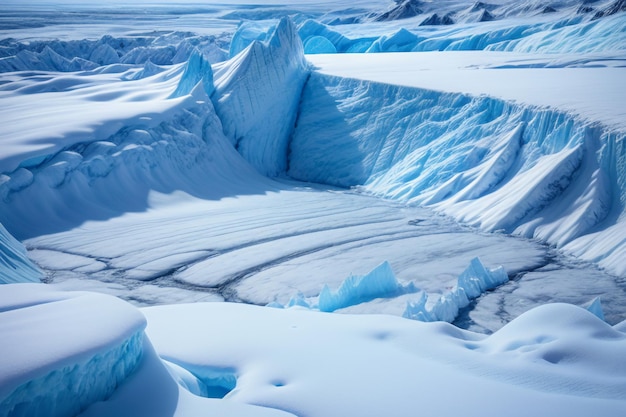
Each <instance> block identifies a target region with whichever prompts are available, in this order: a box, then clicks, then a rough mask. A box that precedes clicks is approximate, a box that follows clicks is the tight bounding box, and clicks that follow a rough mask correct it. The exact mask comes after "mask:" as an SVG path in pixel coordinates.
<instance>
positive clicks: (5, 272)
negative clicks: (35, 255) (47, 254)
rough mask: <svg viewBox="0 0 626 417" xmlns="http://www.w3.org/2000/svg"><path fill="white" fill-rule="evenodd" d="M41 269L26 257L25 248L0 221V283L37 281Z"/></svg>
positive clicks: (40, 274)
mask: <svg viewBox="0 0 626 417" xmlns="http://www.w3.org/2000/svg"><path fill="white" fill-rule="evenodd" d="M41 278H43V273H42V272H41V270H40V269H39V268H38V267H37V266H36V265H35V264H34V263H33V262H32V261H31V260H30V259H28V254H27V252H26V248H24V246H23V245H22V244H21V243H20V242H18V241H17V240H16V239H15V238H14V237H13V236H11V234H9V232H7V230H6V229H5V228H4V226H3V225H2V224H1V223H0V284H13V283H17V282H39V281H40V280H41Z"/></svg>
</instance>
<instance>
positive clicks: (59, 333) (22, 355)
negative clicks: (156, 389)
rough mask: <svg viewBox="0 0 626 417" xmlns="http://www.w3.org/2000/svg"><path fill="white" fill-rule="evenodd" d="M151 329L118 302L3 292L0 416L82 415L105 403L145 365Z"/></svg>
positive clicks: (21, 288)
mask: <svg viewBox="0 0 626 417" xmlns="http://www.w3.org/2000/svg"><path fill="white" fill-rule="evenodd" d="M145 324H146V323H145V319H144V317H143V315H142V314H141V313H140V312H138V311H137V310H136V309H134V308H133V307H131V306H130V305H128V304H126V303H124V302H122V301H121V300H119V299H117V298H114V297H109V296H104V295H101V294H95V293H71V292H60V291H55V290H53V289H52V288H50V287H48V286H44V285H43V284H10V285H3V286H2V289H1V290H0V334H2V340H3V342H2V345H1V346H0V415H2V416H30V415H47V416H67V415H76V414H77V413H78V412H80V411H82V410H84V409H85V408H86V407H88V406H89V405H90V404H92V403H94V402H96V401H101V400H104V399H106V398H107V397H108V396H110V395H111V394H112V393H113V391H114V390H115V389H116V388H117V386H118V385H119V384H120V383H122V381H124V379H125V378H127V377H128V375H130V374H131V373H132V372H133V371H134V370H135V367H136V366H137V364H138V363H139V361H140V359H141V355H142V352H143V329H144V327H145Z"/></svg>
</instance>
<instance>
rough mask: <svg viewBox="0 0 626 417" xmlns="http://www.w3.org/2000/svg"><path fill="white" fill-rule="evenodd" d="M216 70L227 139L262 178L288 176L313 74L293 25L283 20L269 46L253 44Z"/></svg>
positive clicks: (216, 97)
mask: <svg viewBox="0 0 626 417" xmlns="http://www.w3.org/2000/svg"><path fill="white" fill-rule="evenodd" d="M236 37H237V36H235V38H236ZM214 70H215V93H214V94H213V96H212V100H213V103H214V105H215V111H216V112H217V115H218V116H219V118H220V120H221V122H222V125H223V126H224V133H225V134H226V136H227V137H228V138H229V139H230V141H231V143H232V144H233V145H234V146H235V147H236V148H237V150H238V151H239V153H240V154H241V155H242V156H243V157H244V158H245V159H246V160H247V161H248V162H250V163H251V164H252V166H254V167H255V168H256V169H257V170H258V171H259V172H260V173H262V174H266V175H270V176H276V175H278V174H280V173H283V172H284V171H285V170H286V167H287V149H288V143H289V137H290V134H291V131H292V130H293V126H294V123H295V119H296V115H297V111H298V103H299V99H300V94H301V92H302V86H303V85H304V82H305V80H306V77H307V75H308V68H307V64H306V61H305V59H304V52H303V48H302V42H301V41H300V38H299V37H298V33H297V30H296V27H295V25H294V23H293V22H292V21H291V19H288V18H283V19H281V20H280V22H279V23H278V25H277V26H276V28H275V29H274V31H273V32H272V34H271V35H270V36H268V40H267V41H266V42H259V41H256V40H255V41H253V42H252V43H250V45H248V46H247V47H246V48H245V49H244V50H243V51H241V52H240V53H239V54H238V55H237V56H235V57H233V58H231V59H230V60H229V61H227V62H225V63H222V64H218V65H216V67H215V69H214Z"/></svg>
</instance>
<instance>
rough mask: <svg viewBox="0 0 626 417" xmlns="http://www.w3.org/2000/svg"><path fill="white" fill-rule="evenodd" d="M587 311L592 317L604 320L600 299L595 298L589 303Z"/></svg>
mask: <svg viewBox="0 0 626 417" xmlns="http://www.w3.org/2000/svg"><path fill="white" fill-rule="evenodd" d="M587 310H588V311H590V312H591V313H593V315H594V316H596V317H597V318H599V319H600V320H604V311H602V303H601V302H600V297H596V298H594V299H593V301H591V304H589V306H588V307H587Z"/></svg>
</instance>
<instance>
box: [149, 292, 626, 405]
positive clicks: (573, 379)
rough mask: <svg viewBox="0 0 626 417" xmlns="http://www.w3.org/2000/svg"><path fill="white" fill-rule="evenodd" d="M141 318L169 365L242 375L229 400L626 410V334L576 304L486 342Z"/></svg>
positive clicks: (349, 319) (215, 319)
mask: <svg viewBox="0 0 626 417" xmlns="http://www.w3.org/2000/svg"><path fill="white" fill-rule="evenodd" d="M142 312H143V313H144V314H145V315H146V317H147V319H148V323H149V324H148V327H147V329H146V333H147V335H148V336H149V338H150V340H151V341H152V343H153V344H154V346H155V349H156V350H157V352H158V353H159V355H161V356H162V357H165V358H168V360H170V359H172V360H174V359H175V360H176V361H177V363H178V364H182V365H183V366H185V367H189V368H190V369H196V370H198V369H215V368H221V369H231V370H234V371H235V373H236V375H237V386H236V388H235V389H234V390H233V391H231V392H230V393H229V394H228V395H227V396H226V397H225V399H224V400H222V401H229V402H233V403H248V404H256V405H261V406H265V407H272V408H275V409H279V410H287V411H289V412H291V413H293V414H296V415H306V416H311V417H316V416H324V417H328V416H346V415H361V416H372V415H376V416H378V415H393V416H397V417H403V416H414V415H415V410H420V411H421V412H423V413H424V414H427V415H437V416H444V417H447V416H459V415H472V416H474V415H475V416H478V415H490V416H491V415H507V416H528V415H563V416H585V415H590V414H593V413H597V412H598V410H601V411H602V415H603V416H607V417H609V416H611V417H612V416H615V417H617V416H622V415H623V410H624V407H625V404H626V397H625V395H624V393H625V392H626V383H625V382H624V381H626V367H625V366H624V361H623V360H622V357H623V352H624V349H626V336H625V335H624V334H623V333H621V332H619V331H618V330H616V329H613V328H611V326H609V325H607V324H606V323H604V322H602V321H601V320H599V319H598V318H597V317H595V316H594V315H592V314H591V313H589V312H587V311H585V310H584V309H581V308H578V307H574V306H571V305H565V304H553V305H548V306H545V307H541V308H538V309H535V310H532V311H529V312H527V313H525V314H523V315H522V316H520V317H518V318H517V319H516V320H515V321H513V322H512V323H510V324H509V325H508V326H505V327H504V328H503V329H501V330H499V331H497V332H496V333H494V334H493V335H491V336H489V337H486V336H484V335H479V334H476V333H472V332H468V331H462V330H460V329H458V328H455V327H454V326H452V325H450V324H447V323H421V322H416V321H413V320H405V319H402V318H399V317H392V316H386V315H344V314H319V313H313V312H310V311H303V310H297V309H289V310H279V309H271V308H262V307H256V306H251V305H242V304H231V303H195V304H187V305H175V306H160V307H150V308H146V309H143V310H142ZM180 323H185V325H184V326H181V325H180ZM416 387H419V389H416ZM486 392H488V393H489V396H492V397H493V398H497V401H490V400H486V398H485V393H486ZM468 410H469V411H468Z"/></svg>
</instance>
